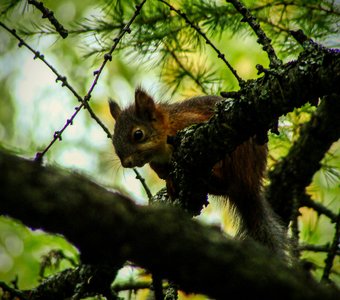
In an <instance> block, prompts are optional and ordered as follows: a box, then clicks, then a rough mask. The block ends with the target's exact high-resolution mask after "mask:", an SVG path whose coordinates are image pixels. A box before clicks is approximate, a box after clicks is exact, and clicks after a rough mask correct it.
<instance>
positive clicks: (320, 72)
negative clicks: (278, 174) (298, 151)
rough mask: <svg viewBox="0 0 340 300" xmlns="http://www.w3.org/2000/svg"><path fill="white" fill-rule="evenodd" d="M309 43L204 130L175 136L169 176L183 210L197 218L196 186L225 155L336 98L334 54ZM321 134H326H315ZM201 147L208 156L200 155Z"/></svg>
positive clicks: (201, 188)
mask: <svg viewBox="0 0 340 300" xmlns="http://www.w3.org/2000/svg"><path fill="white" fill-rule="evenodd" d="M310 43H311V45H310V48H308V49H306V50H305V51H304V52H302V53H301V54H300V57H299V58H298V60H297V61H294V62H290V63H287V64H285V65H282V66H280V67H278V68H277V70H276V72H274V73H272V74H269V73H266V74H265V76H264V77H262V78H259V79H257V80H254V81H248V82H247V83H246V85H245V86H244V87H243V88H242V89H241V90H240V91H239V92H238V93H237V94H236V95H235V96H234V98H233V99H228V100H227V101H224V102H222V103H221V104H220V105H219V106H218V107H217V110H216V114H215V116H214V117H213V118H211V119H210V120H209V122H208V123H207V124H199V125H196V126H192V127H190V128H188V129H187V130H184V131H182V132H180V133H179V134H177V137H176V139H175V142H174V146H175V148H176V150H175V152H174V155H173V169H172V175H171V176H172V178H173V182H174V184H175V190H176V191H180V192H179V194H178V195H177V196H178V197H179V199H180V203H183V204H184V207H185V208H186V209H189V210H190V211H191V212H193V213H194V214H197V213H199V212H200V210H201V209H202V206H203V205H205V204H206V203H207V202H206V201H207V199H206V193H205V191H206V187H205V185H204V184H203V183H202V182H203V181H204V178H209V174H210V171H211V169H212V167H213V166H214V164H215V163H217V162H218V161H219V160H221V159H222V158H223V157H224V156H225V155H226V153H230V152H231V151H233V150H234V149H235V148H236V146H237V145H239V144H241V143H242V142H244V141H246V140H248V139H249V138H250V137H252V136H254V135H257V136H263V135H264V133H266V132H267V130H269V129H270V128H271V127H272V126H273V124H275V122H277V119H278V117H279V116H281V115H284V114H286V113H287V112H289V111H292V110H293V109H294V108H296V107H300V106H302V105H303V104H305V103H307V102H308V101H311V100H314V99H315V98H317V97H322V96H324V95H329V94H332V93H334V94H337V95H339V94H340V86H339V84H338V83H339V82H340V52H338V51H336V50H328V49H325V48H322V47H320V46H318V45H315V44H313V43H312V42H310ZM311 74H312V75H311ZM333 103H334V102H333ZM334 113H335V114H336V113H337V116H338V115H339V110H338V109H336V108H335V109H334V112H333V114H334ZM325 117H326V118H327V114H326V115H325ZM330 118H332V117H330ZM325 130H329V128H327V129H326V128H323V129H321V131H325ZM207 145H209V151H204V152H202V149H206V147H207ZM327 149H328V148H327ZM327 149H324V150H323V153H325V151H326V150H327ZM311 152H313V151H311ZM299 158H301V157H300V156H299ZM294 170H295V168H294ZM200 179H201V180H200ZM285 191H286V190H285ZM276 195H277V194H276ZM274 199H276V196H275V195H273V197H272V200H273V201H275V200H274Z"/></svg>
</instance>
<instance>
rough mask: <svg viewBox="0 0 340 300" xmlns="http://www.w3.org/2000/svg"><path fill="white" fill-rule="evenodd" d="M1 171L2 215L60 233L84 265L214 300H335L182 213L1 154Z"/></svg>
mask: <svg viewBox="0 0 340 300" xmlns="http://www.w3.org/2000/svg"><path fill="white" fill-rule="evenodd" d="M0 169H1V172H0V191H1V198H0V199H1V200H0V211H1V213H2V214H6V215H9V216H11V217H13V218H17V219H20V220H21V221H23V222H24V223H25V224H26V225H28V226H30V227H33V228H43V229H44V230H47V231H50V232H55V233H61V234H63V235H64V236H65V237H66V238H67V239H68V240H69V241H70V242H72V243H73V244H74V245H76V246H77V247H78V248H79V249H80V251H81V256H82V259H83V261H85V262H87V263H92V264H102V263H104V264H109V265H119V264H120V263H121V262H122V261H124V260H126V259H129V260H132V261H134V262H136V263H138V264H139V265H141V266H143V267H146V268H148V269H149V270H152V271H154V272H156V273H157V274H159V276H162V277H164V278H168V279H171V280H173V281H174V282H176V283H178V284H179V287H180V288H181V289H182V290H184V291H186V292H198V293H204V294H207V295H210V296H211V297H214V298H219V299H225V297H226V295H228V296H230V295H237V297H238V298H245V297H246V295H248V294H249V293H250V292H251V294H252V297H253V298H255V299H256V298H258V299H260V298H261V299H262V298H263V299H270V298H275V297H276V295H278V294H280V295H282V297H283V298H286V299H321V298H322V299H332V297H335V295H334V294H333V293H334V291H331V290H329V289H327V290H325V289H324V288H323V287H321V286H320V285H318V284H317V283H315V282H310V280H311V279H307V278H305V276H304V275H302V274H301V273H300V272H299V271H298V270H294V271H293V270H290V269H289V268H287V267H286V266H284V265H283V263H282V262H280V261H279V260H278V259H277V258H276V257H274V256H273V255H271V254H269V252H268V250H266V249H265V248H262V247H261V246H259V245H257V244H255V243H253V242H251V241H243V242H240V241H234V240H230V239H226V238H225V237H224V236H223V235H222V234H221V233H220V232H219V231H218V230H216V229H213V228H210V227H206V226H203V225H201V224H199V223H197V222H196V221H193V220H190V219H189V218H188V217H187V215H185V214H184V213H183V212H182V211H180V210H176V209H174V208H168V207H167V208H162V207H138V206H136V205H135V204H133V203H132V202H131V201H130V200H129V199H127V198H126V197H123V196H122V195H120V194H117V193H111V192H109V191H107V190H105V189H103V188H101V187H100V186H98V185H96V184H94V183H92V182H90V181H88V180H87V179H86V178H84V177H82V176H79V175H71V174H65V173H64V174H62V173H60V172H57V171H55V170H53V169H51V168H44V167H42V166H40V165H38V164H37V163H34V162H30V161H26V160H23V159H19V158H17V157H14V156H11V155H8V154H4V153H2V152H1V154H0ZM155 241H157V242H156V243H155ZM244 286H247V289H244ZM305 286H308V287H309V288H308V290H306V289H305Z"/></svg>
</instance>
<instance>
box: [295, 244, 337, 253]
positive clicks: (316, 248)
mask: <svg viewBox="0 0 340 300" xmlns="http://www.w3.org/2000/svg"><path fill="white" fill-rule="evenodd" d="M298 248H299V250H300V251H311V252H327V253H329V251H330V248H331V247H330V245H329V244H325V245H312V244H301V245H299V247H298ZM336 255H340V249H337V250H336Z"/></svg>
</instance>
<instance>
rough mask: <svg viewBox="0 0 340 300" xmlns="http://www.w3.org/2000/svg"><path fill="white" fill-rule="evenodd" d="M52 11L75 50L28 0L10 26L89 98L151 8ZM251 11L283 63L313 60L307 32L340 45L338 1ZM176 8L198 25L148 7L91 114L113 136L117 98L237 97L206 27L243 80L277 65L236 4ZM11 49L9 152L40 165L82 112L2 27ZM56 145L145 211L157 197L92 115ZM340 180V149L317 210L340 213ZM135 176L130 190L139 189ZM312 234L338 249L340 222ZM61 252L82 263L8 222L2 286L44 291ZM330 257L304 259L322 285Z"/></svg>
mask: <svg viewBox="0 0 340 300" xmlns="http://www.w3.org/2000/svg"><path fill="white" fill-rule="evenodd" d="M43 2H44V4H45V5H46V7H48V8H49V9H51V10H52V11H54V12H55V16H56V18H57V19H58V21H59V22H60V23H61V24H63V25H64V26H65V27H66V28H67V29H68V30H69V37H68V38H67V39H66V40H62V38H61V37H60V35H59V34H58V32H56V30H55V28H54V27H53V26H52V25H51V24H50V23H49V22H48V21H47V20H46V19H42V18H41V12H39V11H38V10H37V9H35V8H32V6H31V5H28V4H27V1H26V0H6V1H1V3H0V21H4V22H5V23H6V24H9V25H10V26H11V28H15V29H16V30H17V32H18V33H19V34H20V35H21V36H22V37H24V38H25V40H27V42H28V43H29V44H30V45H32V47H33V48H35V49H39V50H40V51H41V52H42V53H43V54H44V55H45V57H46V59H47V60H48V61H51V63H52V65H53V66H54V67H55V68H57V69H58V70H59V71H60V72H61V73H62V74H64V75H65V76H67V78H68V79H70V81H71V84H72V86H74V87H75V89H76V90H77V91H79V93H80V94H81V95H82V96H83V95H85V94H86V91H87V90H88V89H89V87H90V86H91V84H92V82H93V72H94V71H95V70H97V69H98V67H99V65H100V64H101V62H102V61H103V55H104V54H105V53H107V52H108V51H109V49H110V48H111V46H112V43H113V42H112V40H113V39H114V38H115V37H117V35H118V34H119V32H120V31H121V30H122V29H123V28H124V26H125V24H126V23H127V21H128V20H129V19H130V18H131V17H132V16H133V14H134V13H135V6H136V5H137V4H139V3H140V1H123V0H116V1H113V0H102V1H95V3H93V1H90V0H82V1H79V0H77V1H68V0H61V1H52V0H50V1H43ZM243 2H244V3H245V5H246V6H247V7H248V8H249V9H250V11H251V13H252V14H254V16H255V17H256V18H257V20H259V21H260V25H261V26H262V28H263V30H264V31H265V32H266V34H267V35H268V36H269V37H270V38H271V39H272V41H273V46H274V48H275V50H276V52H277V54H278V56H279V58H282V59H291V58H295V57H297V55H298V53H299V51H301V48H300V45H299V44H298V43H297V42H296V41H295V40H294V39H293V38H292V37H291V35H290V33H289V31H290V30H296V29H302V30H303V31H304V32H305V33H306V34H307V35H308V36H310V37H311V38H313V39H315V40H317V41H321V42H323V43H326V44H327V45H328V46H338V45H337V43H338V39H337V40H336V39H334V34H336V33H337V32H338V22H339V14H340V13H339V10H338V8H337V7H336V6H335V5H334V2H332V1H325V0H312V1H311V0H298V1H288V0H261V1H252V0H247V1H243ZM171 5H173V6H174V7H175V8H178V9H181V11H182V12H183V13H185V14H186V16H187V17H188V19H189V20H190V23H191V24H188V23H187V22H186V21H185V20H184V19H183V18H182V17H181V16H180V15H178V14H177V13H176V12H175V11H173V10H170V9H169V7H168V6H166V5H165V4H164V3H162V2H161V1H156V0H149V1H147V2H146V4H145V6H144V7H143V9H142V11H141V14H140V15H139V16H138V17H137V18H136V20H135V22H134V23H133V24H132V26H131V33H130V34H126V35H125V36H124V37H123V39H122V40H121V41H120V43H119V44H118V48H117V50H116V51H115V52H114V56H113V60H112V62H109V64H108V65H107V66H106V69H105V72H104V74H103V75H102V77H101V78H100V80H99V83H98V87H97V88H96V89H95V90H94V93H93V97H92V99H91V102H90V104H91V107H93V109H94V110H95V112H96V113H97V114H98V115H99V117H100V119H102V120H104V122H105V123H106V124H108V126H109V127H110V128H112V125H113V122H112V120H111V119H110V117H109V113H108V109H107V103H106V100H107V97H108V96H111V97H113V98H117V99H118V100H119V101H120V102H121V103H122V104H124V103H123V102H124V101H123V100H122V99H129V98H132V95H133V89H134V87H135V86H136V85H138V84H142V85H146V87H147V88H149V89H157V90H160V92H159V94H160V95H161V97H160V98H166V99H167V98H171V99H177V98H179V95H181V96H192V95H196V94H218V93H219V92H221V91H223V90H227V91H231V90H236V89H237V86H238V83H237V81H236V79H235V78H234V76H233V75H232V74H231V72H230V71H229V70H228V69H227V68H226V65H225V64H224V63H223V62H222V60H221V59H220V58H218V57H217V54H216V52H214V51H213V50H212V48H211V47H210V46H209V45H207V44H206V42H205V41H204V40H203V39H202V35H201V34H200V33H199V32H198V31H197V30H195V29H194V28H193V26H192V25H195V26H198V27H199V28H200V30H201V32H202V33H204V34H206V35H207V37H208V39H209V40H210V41H211V42H212V43H213V44H214V45H215V46H216V47H217V48H218V49H219V50H220V51H221V52H222V53H223V54H224V55H225V57H226V59H227V60H228V61H229V63H230V64H231V65H232V66H233V67H234V68H235V69H236V70H237V72H238V74H239V75H240V77H242V78H243V79H253V78H257V77H258V76H259V75H258V74H257V70H256V68H255V66H256V64H261V65H263V66H265V67H267V65H268V64H269V63H268V57H267V55H266V53H265V52H264V51H263V50H262V48H261V46H260V45H259V44H258V43H257V37H256V36H255V34H254V32H253V31H252V30H251V29H250V27H249V26H248V24H247V23H246V22H241V20H242V16H240V15H239V14H238V13H237V11H236V10H235V9H234V8H233V6H232V5H231V4H229V3H226V2H225V1H218V0H215V1H202V0H178V1H171ZM0 39H1V41H2V44H0V66H1V70H2V71H4V70H5V71H4V74H5V75H2V74H0V90H1V91H2V95H1V98H0V105H1V109H0V144H1V145H3V146H6V147H10V148H12V149H19V153H21V154H22V155H25V156H29V157H33V156H34V154H35V152H37V151H38V150H41V149H42V148H44V147H45V146H46V145H47V144H48V143H49V141H50V139H51V138H52V136H53V132H54V131H56V130H59V129H60V127H61V126H62V124H64V123H63V122H64V121H66V120H67V119H68V118H69V117H70V115H71V114H72V113H73V111H74V107H75V106H76V105H79V103H78V102H77V101H76V99H74V98H73V96H72V95H71V94H70V92H69V91H65V89H62V88H61V87H60V85H57V84H55V82H54V81H55V78H54V77H52V76H51V78H48V79H46V78H45V77H48V76H47V75H46V74H48V73H50V71H49V70H47V68H46V69H44V73H43V71H41V70H40V69H39V70H38V69H35V66H36V65H40V64H41V63H40V62H38V61H35V62H34V63H32V60H31V58H32V54H31V53H29V54H28V52H27V50H22V49H18V47H17V44H18V41H16V40H14V39H13V38H12V37H10V38H9V37H8V33H6V32H5V31H4V30H3V29H2V28H0ZM28 60H29V61H30V64H28V63H27V61H28ZM32 66H34V67H32ZM44 68H45V67H44ZM23 74H26V77H25V76H24V75H23ZM27 74H28V75H27ZM39 74H44V75H43V76H38V75H39ZM32 77H34V78H36V80H35V85H36V86H37V88H36V90H34V91H33V89H32V90H31V89H30V88H31V87H27V86H25V85H23V82H25V81H27V80H28V79H29V78H31V79H32ZM44 79H46V82H45V81H44ZM30 82H31V81H30ZM58 84H59V83H58ZM155 85H156V87H155ZM157 85H158V86H157ZM155 93H156V92H155ZM28 94H32V95H30V96H29V95H28ZM314 110H315V109H314V108H313V107H312V106H310V105H308V106H305V107H303V108H301V109H299V110H296V111H295V112H293V113H290V114H289V115H288V116H286V117H284V118H281V119H280V135H279V136H275V135H271V136H270V141H269V145H270V156H269V166H270V167H273V165H274V164H275V163H276V162H277V161H279V160H280V159H281V158H282V157H284V156H285V155H286V154H287V153H288V151H289V148H290V146H291V145H292V143H293V142H294V141H295V140H296V139H297V138H298V137H299V133H300V129H301V125H302V124H303V123H305V122H306V121H308V120H309V118H310V116H311V114H312V113H313V111H314ZM54 147H55V148H53V149H52V150H50V151H49V152H48V154H47V155H48V156H47V160H48V162H49V163H56V164H60V165H62V166H65V167H69V168H76V169H77V170H81V171H82V172H86V173H88V174H89V175H90V176H92V177H93V178H96V180H97V181H100V182H101V183H102V184H105V185H108V186H110V187H112V186H114V187H120V188H124V189H126V190H127V189H129V191H126V192H127V193H130V194H132V195H133V197H134V198H138V199H139V200H140V202H143V198H144V199H145V194H144V192H143V191H142V188H141V187H140V185H139V183H138V182H137V181H133V180H134V179H131V178H133V177H134V174H133V175H131V174H130V173H129V171H126V172H125V173H124V174H123V172H122V170H121V168H120V166H119V162H118V161H117V158H113V150H112V146H111V143H110V141H109V140H107V139H106V137H105V134H103V132H102V130H101V129H100V128H98V126H97V124H95V123H94V122H93V120H92V119H90V118H88V117H87V115H86V112H84V113H83V114H82V115H81V116H79V117H78V118H77V119H76V122H75V124H74V125H73V126H72V127H70V128H69V129H68V131H66V134H65V136H63V141H62V143H58V144H57V146H54ZM339 170H340V147H339V143H336V144H335V145H334V146H333V147H332V149H331V150H330V151H329V153H328V154H327V155H326V156H325V158H324V160H323V162H322V168H321V169H320V171H319V172H318V173H317V174H316V175H315V176H314V180H313V183H312V184H311V185H310V187H309V188H308V192H309V194H310V195H311V196H312V198H313V199H314V200H316V201H318V202H320V203H322V204H323V205H324V206H326V207H328V208H329V209H331V210H332V211H334V212H338V211H339V209H340V198H339V194H340V193H339V188H340V186H339V182H340V176H339ZM142 172H143V175H144V176H145V177H147V181H148V184H149V185H150V187H151V189H152V190H153V192H156V191H157V190H158V189H159V188H160V186H161V184H162V183H160V181H158V180H157V179H156V178H155V176H154V175H152V174H151V172H150V170H149V169H145V170H143V171H142ZM123 175H124V176H123ZM125 178H128V179H127V180H130V182H129V186H128V187H127V185H126V183H125ZM300 232H301V233H300V238H301V240H302V241H303V242H304V243H308V244H309V243H311V244H325V243H328V242H329V241H331V239H332V236H333V234H334V224H331V223H330V222H329V221H328V220H327V219H326V218H324V217H322V216H321V217H320V216H318V215H317V214H316V213H315V212H314V211H312V210H307V209H306V210H303V211H302V216H301V218H300ZM52 249H62V251H63V252H64V253H65V254H66V255H67V256H69V257H72V258H73V259H75V260H76V259H77V252H76V250H75V249H74V248H73V247H72V246H70V245H69V244H68V243H67V242H66V241H65V240H63V239H62V237H52V236H50V235H47V234H45V233H42V232H41V231H31V230H29V229H28V228H26V227H24V226H22V225H20V224H18V223H17V222H15V221H13V220H9V219H7V218H5V217H2V218H1V219H0V278H1V280H5V281H6V282H10V281H11V280H13V279H14V278H15V276H16V275H18V278H19V286H20V288H31V287H33V286H35V285H36V284H37V283H38V280H39V268H40V264H41V261H42V255H45V254H47V253H48V252H49V251H50V250H52ZM325 255H326V254H325V253H324V252H323V253H322V252H321V253H319V252H309V251H308V252H307V251H306V252H303V258H305V259H307V260H310V261H312V262H313V263H314V264H315V265H316V273H317V276H319V277H321V275H322V267H323V265H324V261H323V260H324V259H325ZM2 258H4V259H2ZM69 266H71V263H70V262H69V261H67V260H62V263H61V265H60V269H63V268H65V267H69ZM55 271H56V270H50V271H49V272H55ZM47 274H50V273H48V272H47ZM338 274H340V261H339V256H337V258H336V262H335V264H334V266H333V274H332V279H333V280H335V281H336V282H337V283H338V284H340V276H339V275H338Z"/></svg>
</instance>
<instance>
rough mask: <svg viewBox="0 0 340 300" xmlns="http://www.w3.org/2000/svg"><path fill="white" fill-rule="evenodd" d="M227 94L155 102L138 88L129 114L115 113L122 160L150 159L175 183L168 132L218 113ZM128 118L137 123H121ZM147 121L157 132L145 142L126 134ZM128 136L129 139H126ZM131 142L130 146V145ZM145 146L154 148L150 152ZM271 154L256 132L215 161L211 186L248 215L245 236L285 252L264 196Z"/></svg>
mask: <svg viewBox="0 0 340 300" xmlns="http://www.w3.org/2000/svg"><path fill="white" fill-rule="evenodd" d="M221 99H222V98H220V97H216V96H203V97H196V98H192V99H189V100H185V101H183V102H180V103H176V104H165V103H164V104H155V103H154V101H153V99H152V98H151V97H150V96H149V95H148V94H146V93H145V92H144V91H142V90H140V89H138V90H137V91H136V99H135V105H134V106H131V107H129V108H128V109H126V110H123V111H122V113H121V114H120V115H124V114H125V115H124V117H122V118H121V117H120V116H118V117H117V115H114V117H115V118H116V121H117V122H116V127H115V133H114V140H113V143H114V146H115V148H116V151H117V154H118V150H119V152H120V159H121V160H122V162H123V161H125V162H126V157H128V158H129V159H130V161H131V163H130V165H129V167H133V166H135V165H142V164H144V163H149V164H150V166H151V167H152V169H153V170H154V171H155V172H156V173H157V174H158V176H159V177H160V178H162V179H165V180H166V182H167V187H168V188H170V187H171V186H172V184H171V181H170V179H169V162H170V159H171V153H172V151H173V149H172V146H171V145H169V144H167V137H168V136H174V135H175V134H176V133H177V131H178V130H181V129H183V128H185V127H187V126H189V125H192V124H194V123H201V122H204V121H207V120H208V119H209V118H210V117H211V116H212V115H213V112H214V106H215V104H216V102H218V101H220V100H221ZM113 109H115V110H117V107H116V104H115V106H112V110H113ZM123 119H124V122H126V123H133V125H134V126H132V127H131V126H129V125H130V124H121V123H122V122H123V121H121V120H123ZM145 124H147V126H146V127H145V134H146V135H147V134H148V132H151V133H150V134H149V136H148V137H147V139H146V141H143V143H139V142H134V141H128V140H124V138H122V137H123V136H129V135H131V133H130V132H128V134H127V133H126V132H125V131H127V130H130V131H131V130H134V129H131V128H137V127H138V126H139V127H141V128H144V127H142V126H145ZM123 125H124V126H123ZM139 127H138V128H139ZM124 142H125V143H126V144H125V145H123V144H122V143H124ZM127 146H129V149H130V150H129V152H128V150H125V149H127V148H126V147H127ZM124 147H125V148H124ZM131 149H132V150H131ZM143 151H144V152H147V151H148V153H150V154H149V155H148V156H147V155H145V157H144V155H143ZM142 156H143V158H141V157H142ZM266 157H267V147H266V145H257V144H256V143H255V142H254V139H253V138H251V139H249V140H248V141H246V142H245V143H243V144H242V145H240V146H238V147H237V148H236V149H235V151H234V152H233V153H232V154H230V155H229V154H228V155H226V157H225V158H224V159H223V160H222V161H220V162H218V163H217V164H215V166H214V167H213V168H212V175H213V176H212V178H211V180H210V181H209V182H208V188H207V189H208V190H207V192H208V193H211V194H214V195H221V196H224V197H227V198H228V199H229V200H230V201H231V203H232V204H233V205H234V206H235V207H236V209H237V211H238V212H239V214H240V216H241V220H242V222H241V226H240V234H239V235H240V236H241V235H243V234H246V235H248V236H251V237H253V238H254V239H255V240H258V241H259V242H261V243H263V244H265V245H266V246H268V247H269V248H270V249H272V250H274V251H275V252H280V251H282V249H283V245H282V243H283V241H284V238H283V230H282V228H281V227H280V225H279V223H278V222H277V220H276V217H275V216H274V213H273V212H272V211H271V208H270V207H269V205H268V204H267V203H266V202H265V200H264V199H263V198H262V197H261V190H262V179H263V176H264V171H265V168H266Z"/></svg>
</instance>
